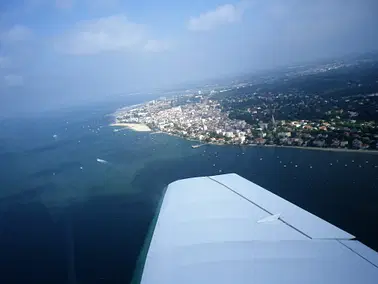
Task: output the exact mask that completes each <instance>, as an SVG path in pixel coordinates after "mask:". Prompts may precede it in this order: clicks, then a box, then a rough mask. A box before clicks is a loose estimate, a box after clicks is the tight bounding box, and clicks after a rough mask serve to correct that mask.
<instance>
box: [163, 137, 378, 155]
mask: <svg viewBox="0 0 378 284" xmlns="http://www.w3.org/2000/svg"><path fill="white" fill-rule="evenodd" d="M159 133H161V134H166V135H170V136H174V137H179V138H181V139H184V140H187V141H191V142H200V143H202V144H204V145H216V146H239V147H260V148H264V147H267V148H291V149H301V150H311V151H329V152H350V153H362V154H373V155H378V150H358V149H347V148H318V147H303V146H280V145H252V144H246V145H240V144H222V143H214V142H205V141H201V140H195V139H188V138H184V137H182V136H180V135H177V134H173V133H167V132H159Z"/></svg>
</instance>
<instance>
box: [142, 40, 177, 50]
mask: <svg viewBox="0 0 378 284" xmlns="http://www.w3.org/2000/svg"><path fill="white" fill-rule="evenodd" d="M170 48H171V45H170V44H169V43H168V42H166V41H162V40H148V41H147V43H146V44H145V46H144V50H145V51H148V52H164V51H167V50H169V49H170Z"/></svg>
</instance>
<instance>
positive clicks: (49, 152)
mask: <svg viewBox="0 0 378 284" xmlns="http://www.w3.org/2000/svg"><path fill="white" fill-rule="evenodd" d="M111 110H112V109H110V108H106V107H97V108H92V109H89V110H88V109H87V110H80V111H72V112H69V111H65V112H63V111H62V112H57V113H53V114H51V113H50V114H46V115H43V116H42V115H41V116H39V117H33V118H28V119H25V118H22V119H21V118H19V119H8V120H4V121H1V122H0V127H1V134H0V169H1V173H0V185H1V190H0V267H3V268H5V269H4V271H5V272H4V273H1V275H0V278H3V279H0V282H1V283H9V282H12V281H25V282H27V283H41V282H42V281H48V282H49V283H101V282H104V283H120V282H122V283H128V281H130V279H131V276H132V272H133V269H134V265H135V262H136V259H137V256H138V254H139V251H140V248H141V246H142V244H143V241H144V237H145V234H146V233H147V229H148V225H149V223H150V222H151V220H152V218H153V215H154V211H155V208H156V206H157V204H158V201H159V199H160V197H161V193H162V191H163V189H164V187H165V186H166V185H167V184H169V183H170V182H172V181H174V180H177V179H180V178H186V177H192V176H201V175H214V174H220V173H229V172H235V173H238V174H240V175H242V176H244V177H245V178H247V179H249V180H251V181H253V182H255V183H257V184H259V185H261V186H263V187H265V188H267V189H269V190H271V191H272V192H274V193H276V194H279V195H280V196H282V197H284V198H286V199H288V200H290V201H292V202H294V203H296V204H297V205H299V206H301V207H303V208H305V209H307V210H309V211H310V212H312V213H314V214H316V215H318V216H320V217H322V218H324V219H326V220H328V221H330V222H332V223H334V224H335V225H337V226H340V227H341V228H343V229H345V230H347V231H348V232H350V233H352V234H355V235H356V236H357V237H358V238H359V239H360V240H362V241H363V242H365V243H366V244H368V245H370V246H371V247H373V248H375V249H378V243H377V241H376V240H377V239H378V207H377V205H376V204H377V201H378V186H377V184H378V168H377V166H378V155H370V154H360V153H357V154H356V153H340V152H323V151H310V150H298V149H287V148H286V149H285V148H257V147H236V146H235V147H232V146H227V147H226V146H214V145H213V146H203V147H200V148H198V149H192V148H191V147H190V145H192V142H189V141H185V140H182V139H180V138H176V137H171V136H167V135H164V134H155V135H151V134H149V133H140V132H139V133H138V132H132V131H130V130H122V131H119V132H113V128H110V127H108V126H107V125H108V123H109V117H107V116H106V114H107V113H109V112H110V111H111ZM53 135H56V137H55V138H54V137H53ZM97 158H100V159H103V160H106V161H107V162H108V163H107V164H102V163H98V162H97V161H96V159H97ZM331 164H332V165H331ZM285 166H286V167H285Z"/></svg>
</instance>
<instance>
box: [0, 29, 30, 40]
mask: <svg viewBox="0 0 378 284" xmlns="http://www.w3.org/2000/svg"><path fill="white" fill-rule="evenodd" d="M31 36H32V31H31V30H30V29H29V28H27V27H25V26H22V25H15V26H13V27H12V28H10V29H9V30H7V31H5V32H3V33H1V34H0V40H1V41H3V42H8V43H9V42H18V41H24V40H28V39H30V38H31Z"/></svg>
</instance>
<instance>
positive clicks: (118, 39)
mask: <svg viewBox="0 0 378 284" xmlns="http://www.w3.org/2000/svg"><path fill="white" fill-rule="evenodd" d="M144 35H145V28H144V26H143V25H140V24H136V23H133V22H131V21H129V20H128V19H127V18H126V17H125V16H123V15H115V16H110V17H104V18H99V19H96V20H90V21H83V22H79V23H78V24H77V25H76V27H75V28H74V30H73V31H71V32H69V33H67V34H65V35H63V36H62V37H61V38H59V39H58V40H57V41H56V42H55V46H56V48H57V49H58V50H59V51H61V52H64V53H68V54H75V55H85V54H97V53H101V52H108V51H123V50H129V49H130V48H133V47H136V46H138V45H140V44H142V42H143V40H144Z"/></svg>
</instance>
